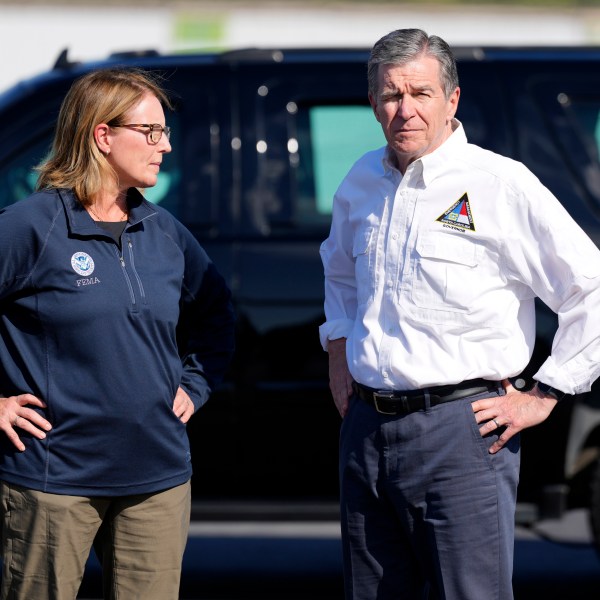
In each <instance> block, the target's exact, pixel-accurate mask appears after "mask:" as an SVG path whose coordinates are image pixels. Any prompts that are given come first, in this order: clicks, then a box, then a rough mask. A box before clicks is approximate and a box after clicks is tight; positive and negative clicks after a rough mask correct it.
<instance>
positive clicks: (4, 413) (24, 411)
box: [0, 394, 52, 452]
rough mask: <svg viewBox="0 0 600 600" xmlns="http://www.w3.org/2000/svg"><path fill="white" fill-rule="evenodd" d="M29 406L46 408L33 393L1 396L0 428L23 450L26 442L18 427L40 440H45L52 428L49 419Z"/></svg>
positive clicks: (18, 448)
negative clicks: (22, 439)
mask: <svg viewBox="0 0 600 600" xmlns="http://www.w3.org/2000/svg"><path fill="white" fill-rule="evenodd" d="M28 406H37V407H39V408H46V404H45V403H44V402H43V401H42V400H40V399H39V398H38V397H36V396H34V395H33V394H19V395H18V396H9V397H7V398H4V397H0V429H1V430H2V431H4V433H5V434H6V437H8V439H9V440H10V441H11V442H12V443H13V445H14V446H15V448H17V450H19V451H21V452H23V450H25V444H24V443H23V442H22V441H21V438H20V437H19V434H18V431H17V430H18V429H21V430H23V431H26V432H27V433H29V434H31V435H32V436H33V437H36V438H38V439H39V440H43V439H44V438H45V437H46V432H47V431H50V430H51V429H52V425H51V424H50V422H49V421H47V420H46V419H44V417H42V415H40V414H39V413H37V412H36V411H35V410H33V409H32V408H28Z"/></svg>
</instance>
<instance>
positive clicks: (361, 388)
mask: <svg viewBox="0 0 600 600" xmlns="http://www.w3.org/2000/svg"><path fill="white" fill-rule="evenodd" d="M499 385H500V384H499V382H497V381H490V380H489V379H469V380H468V381H463V382H462V383H457V384H455V385H438V386H433V387H429V388H424V389H422V390H401V391H395V390H376V389H373V388H370V387H367V386H366V385H362V384H360V383H357V382H356V381H355V382H354V383H353V384H352V386H353V388H354V391H355V392H356V394H357V395H358V397H359V398H361V400H364V401H365V402H367V403H368V404H370V405H371V406H373V407H374V408H375V410H376V411H377V412H378V413H381V414H382V415H407V414H408V413H411V412H415V411H417V410H424V409H425V408H426V404H425V395H426V394H428V395H429V406H436V405H438V404H442V403H444V402H452V400H460V399H461V398H467V397H468V396H475V394H483V393H484V392H491V391H493V390H497V389H498V386H499Z"/></svg>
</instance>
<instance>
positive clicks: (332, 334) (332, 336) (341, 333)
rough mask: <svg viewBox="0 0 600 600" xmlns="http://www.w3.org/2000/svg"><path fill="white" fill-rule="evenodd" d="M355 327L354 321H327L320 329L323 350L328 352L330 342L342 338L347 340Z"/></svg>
mask: <svg viewBox="0 0 600 600" xmlns="http://www.w3.org/2000/svg"><path fill="white" fill-rule="evenodd" d="M353 327H354V321H353V320H352V319H335V320H333V321H326V322H325V323H323V325H321V327H319V338H320V339H321V346H323V350H325V352H327V347H328V346H329V340H339V339H340V338H347V337H348V336H349V335H350V332H351V331H352V328H353Z"/></svg>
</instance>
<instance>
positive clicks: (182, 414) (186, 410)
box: [173, 387, 196, 423]
mask: <svg viewBox="0 0 600 600" xmlns="http://www.w3.org/2000/svg"><path fill="white" fill-rule="evenodd" d="M195 410H196V409H195V408H194V403H193V402H192V399H191V398H190V397H189V396H188V394H187V392H186V391H185V390H184V389H183V388H181V387H179V388H177V393H176V394H175V400H173V412H174V413H175V415H176V416H177V417H179V419H180V420H181V422H182V423H187V422H188V421H189V420H190V419H191V417H192V415H193V414H194V411H195Z"/></svg>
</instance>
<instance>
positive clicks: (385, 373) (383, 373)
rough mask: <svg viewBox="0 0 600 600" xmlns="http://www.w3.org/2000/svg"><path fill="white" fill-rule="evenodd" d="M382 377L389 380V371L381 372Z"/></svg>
mask: <svg viewBox="0 0 600 600" xmlns="http://www.w3.org/2000/svg"><path fill="white" fill-rule="evenodd" d="M381 376H382V377H385V378H386V379H387V376H388V373H387V371H382V372H381Z"/></svg>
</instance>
